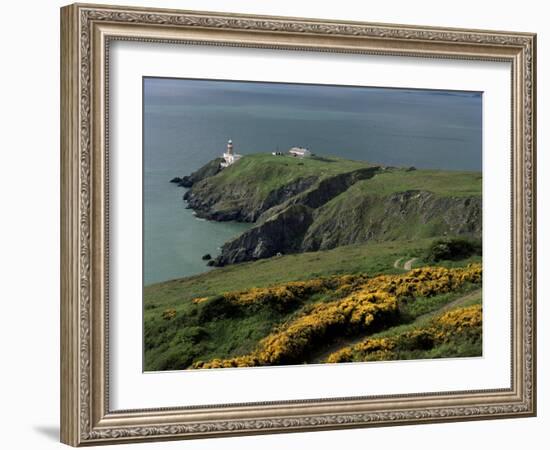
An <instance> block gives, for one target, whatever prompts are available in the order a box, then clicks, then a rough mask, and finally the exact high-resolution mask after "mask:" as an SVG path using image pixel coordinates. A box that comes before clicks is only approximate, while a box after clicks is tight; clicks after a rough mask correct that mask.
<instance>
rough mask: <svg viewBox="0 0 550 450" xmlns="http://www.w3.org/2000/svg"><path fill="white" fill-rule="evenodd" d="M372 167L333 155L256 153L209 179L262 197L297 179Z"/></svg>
mask: <svg viewBox="0 0 550 450" xmlns="http://www.w3.org/2000/svg"><path fill="white" fill-rule="evenodd" d="M372 166H373V165H372V164H369V163H367V162H365V161H352V160H348V159H342V158H336V157H323V158H316V157H311V158H303V159H302V158H293V157H290V156H273V155H271V154H268V153H255V154H250V155H245V156H243V157H242V158H241V159H240V160H239V161H238V162H237V163H236V164H234V165H232V166H230V167H228V168H227V169H224V170H222V171H221V172H220V173H218V174H217V175H216V176H215V177H213V178H211V181H212V182H214V183H217V184H221V185H225V184H227V185H239V186H250V185H252V186H254V189H256V191H257V193H258V194H259V195H261V196H265V195H267V194H268V193H269V192H271V191H272V190H275V189H277V188H280V187H282V186H285V185H287V184H289V183H291V182H292V181H295V180H297V179H300V178H307V177H311V176H315V177H319V179H322V178H325V177H329V176H333V175H338V174H341V173H346V172H352V171H354V170H358V169H362V168H366V167H372Z"/></svg>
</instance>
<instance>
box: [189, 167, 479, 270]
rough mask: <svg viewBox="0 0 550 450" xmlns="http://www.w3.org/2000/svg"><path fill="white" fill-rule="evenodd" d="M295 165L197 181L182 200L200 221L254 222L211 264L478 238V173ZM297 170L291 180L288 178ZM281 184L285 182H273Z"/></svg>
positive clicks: (195, 178) (209, 177) (208, 177)
mask: <svg viewBox="0 0 550 450" xmlns="http://www.w3.org/2000/svg"><path fill="white" fill-rule="evenodd" d="M280 158H284V157H280ZM288 159H289V158H287V160H288ZM276 161H277V164H281V160H276ZM283 161H284V160H283ZM304 162H305V161H304ZM306 163H307V162H306ZM238 164H241V162H239V163H237V164H236V166H237V165H238ZM292 164H298V166H296V165H295V166H289V168H288V169H287V168H285V167H283V169H284V170H286V172H280V173H276V174H272V173H271V172H270V170H269V169H270V168H269V167H268V168H267V169H268V170H266V171H265V172H263V173H262V174H261V175H260V176H252V175H254V174H256V172H257V171H258V167H255V168H254V170H249V171H245V170H243V169H242V168H241V169H237V168H235V170H234V171H233V172H231V171H232V170H233V169H234V168H233V167H230V168H228V169H225V170H227V172H226V173H223V171H222V173H221V174H219V175H216V174H217V173H218V172H216V173H215V174H214V175H215V176H204V177H202V178H201V179H199V178H200V177H198V176H195V177H194V182H193V184H192V186H191V189H189V190H188V191H187V192H186V193H185V195H184V199H185V200H186V201H187V203H188V207H189V208H192V209H193V210H195V212H196V214H197V215H198V216H200V217H204V218H207V219H210V220H220V221H223V220H238V221H246V222H255V223H256V225H255V226H254V227H252V228H250V229H249V230H247V231H246V232H244V233H243V234H241V235H240V236H238V237H236V238H235V239H233V240H231V241H229V242H227V243H225V244H224V245H223V246H222V249H221V252H220V255H219V256H218V257H217V258H215V259H214V264H215V265H218V266H222V265H226V264H233V263H238V262H244V261H250V260H255V259H261V258H269V257H272V256H275V255H277V254H279V253H280V254H286V253H297V252H305V251H317V250H327V249H331V248H334V247H338V246H342V245H349V244H357V243H364V242H367V241H370V240H375V241H381V240H397V239H415V238H424V237H431V236H443V235H449V236H451V235H466V236H472V237H481V226H482V209H481V206H482V205H481V178H480V175H479V174H474V173H453V172H441V171H425V172H422V171H413V172H411V171H406V170H404V169H393V168H392V169H389V168H382V167H377V166H371V165H368V164H364V165H363V166H357V165H354V166H351V167H348V166H345V167H343V170H341V171H340V170H335V169H334V167H335V166H328V167H327V170H326V171H324V170H317V171H316V172H315V173H311V172H308V171H307V170H304V169H303V168H302V167H299V165H303V164H304V163H295V162H292ZM309 164H313V163H309ZM315 164H317V163H315ZM327 164H328V163H327ZM285 165H286V164H285ZM243 167H245V165H243ZM296 167H297V168H298V169H299V170H298V171H297V174H296V176H289V173H288V171H291V170H294V168H296ZM320 167H321V169H322V168H323V166H320ZM263 169H265V167H263V166H262V170H263ZM279 169H280V168H279ZM273 170H274V171H276V170H277V167H275V168H274V169H273ZM331 171H332V172H331ZM202 173H203V174H204V173H206V170H205V171H203V172H202ZM193 175H195V174H193ZM270 177H271V178H270ZM284 177H286V178H284ZM281 179H283V180H284V182H282V183H280V182H279V183H278V184H274V182H273V180H277V181H280V180H281ZM419 186H421V187H422V188H420V189H419V188H418V187H419ZM266 187H267V188H266Z"/></svg>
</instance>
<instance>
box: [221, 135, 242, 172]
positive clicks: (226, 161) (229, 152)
mask: <svg viewBox="0 0 550 450" xmlns="http://www.w3.org/2000/svg"><path fill="white" fill-rule="evenodd" d="M241 156H242V155H239V154H238V153H235V152H234V151H233V141H232V140H231V139H229V140H228V141H227V149H226V150H225V152H224V153H223V161H222V162H221V167H222V168H225V167H229V166H230V165H231V164H234V163H235V162H237V161H238V160H239V159H241Z"/></svg>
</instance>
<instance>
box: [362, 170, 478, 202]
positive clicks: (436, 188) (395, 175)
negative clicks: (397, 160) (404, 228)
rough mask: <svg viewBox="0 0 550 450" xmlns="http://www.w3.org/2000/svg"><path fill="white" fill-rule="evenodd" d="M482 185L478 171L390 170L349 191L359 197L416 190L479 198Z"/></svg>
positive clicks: (449, 195)
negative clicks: (354, 192)
mask: <svg viewBox="0 0 550 450" xmlns="http://www.w3.org/2000/svg"><path fill="white" fill-rule="evenodd" d="M481 182H482V177H481V172H461V171H444V170H412V171H406V170H404V169H390V170H388V171H386V172H383V173H379V174H377V175H376V176H374V177H373V178H370V179H368V180H362V181H360V182H358V183H356V184H355V185H354V186H353V187H352V189H357V190H359V191H360V192H361V194H362V195H364V194H378V195H388V194H392V193H394V192H404V191H411V190H418V191H430V192H433V193H434V194H436V195H440V196H442V197H473V196H480V195H481V188H482V184H481Z"/></svg>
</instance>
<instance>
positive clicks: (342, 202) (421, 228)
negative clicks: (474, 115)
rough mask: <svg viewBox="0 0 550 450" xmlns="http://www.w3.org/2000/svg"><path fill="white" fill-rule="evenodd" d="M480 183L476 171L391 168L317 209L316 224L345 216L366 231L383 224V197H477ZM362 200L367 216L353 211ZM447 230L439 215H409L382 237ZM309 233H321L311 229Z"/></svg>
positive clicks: (413, 236)
mask: <svg viewBox="0 0 550 450" xmlns="http://www.w3.org/2000/svg"><path fill="white" fill-rule="evenodd" d="M481 181H482V180H481V173H479V172H452V171H438V170H414V171H410V172H409V171H406V170H403V169H391V170H389V171H387V172H384V173H379V174H377V175H375V176H374V177H373V178H370V179H367V180H361V181H358V182H357V183H355V184H354V185H353V186H351V187H350V188H349V189H348V190H347V191H345V192H343V193H342V194H340V195H338V196H336V197H335V198H333V199H332V200H330V201H329V202H328V203H326V204H325V205H323V206H322V207H321V208H320V209H319V210H318V214H319V215H318V216H317V219H316V224H317V225H319V226H321V227H322V226H323V224H324V223H333V222H334V218H335V217H347V222H351V223H355V224H356V227H357V226H359V225H360V224H361V223H362V227H363V228H364V229H368V228H369V225H370V224H372V223H384V221H385V220H386V219H387V214H388V211H387V210H386V209H385V208H386V207H387V206H386V204H385V198H386V197H387V196H388V195H390V194H392V193H398V192H405V191H411V190H422V191H429V192H432V193H434V194H435V195H436V196H439V197H452V198H460V197H477V196H481V188H482V186H481ZM367 199H368V200H367ZM365 201H367V204H368V213H367V214H365V215H362V214H361V212H360V211H359V212H357V211H356V208H357V207H358V205H363V204H364V202H365ZM350 214H353V215H354V218H353V220H352V219H351V218H350V217H349V215H350ZM344 222H345V223H347V222H346V221H344ZM314 227H315V225H314ZM447 229H448V225H447V224H446V223H445V221H444V220H443V219H442V218H441V217H439V216H436V217H433V218H432V219H431V220H429V221H424V220H422V218H421V217H420V216H417V215H414V214H412V215H410V216H408V217H405V216H402V217H401V216H400V217H398V218H397V220H396V221H395V223H394V224H393V226H392V229H391V231H390V232H388V233H386V234H385V235H384V239H385V240H390V239H397V240H402V239H416V238H426V237H430V236H437V235H443V234H444V233H445V230H447ZM312 232H313V233H319V232H320V231H318V230H316V229H315V228H313V231H312ZM321 232H322V231H321Z"/></svg>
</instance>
